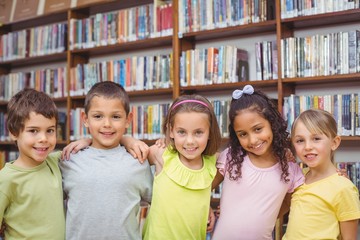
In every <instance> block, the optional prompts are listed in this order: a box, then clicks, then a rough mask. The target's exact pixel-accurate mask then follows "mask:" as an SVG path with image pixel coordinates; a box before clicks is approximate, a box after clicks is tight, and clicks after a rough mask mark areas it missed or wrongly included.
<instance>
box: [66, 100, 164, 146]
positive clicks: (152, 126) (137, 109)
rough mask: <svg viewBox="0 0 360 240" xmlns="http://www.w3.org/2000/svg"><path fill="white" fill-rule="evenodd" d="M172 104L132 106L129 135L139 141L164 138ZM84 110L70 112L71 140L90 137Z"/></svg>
mask: <svg viewBox="0 0 360 240" xmlns="http://www.w3.org/2000/svg"><path fill="white" fill-rule="evenodd" d="M169 106H170V104H169V103H164V104H153V105H131V106H130V111H131V112H132V114H133V119H132V122H131V124H130V126H129V128H128V129H127V134H129V135H131V136H134V137H135V138H138V139H149V140H150V139H158V138H161V137H163V134H162V125H163V123H164V120H165V116H166V115H167V112H168V109H169ZM83 111H84V108H76V109H72V110H71V112H70V140H71V141H73V140H77V139H80V138H84V137H90V135H89V133H88V132H87V129H86V128H85V126H84V125H83V123H82V119H81V113H82V112H83Z"/></svg>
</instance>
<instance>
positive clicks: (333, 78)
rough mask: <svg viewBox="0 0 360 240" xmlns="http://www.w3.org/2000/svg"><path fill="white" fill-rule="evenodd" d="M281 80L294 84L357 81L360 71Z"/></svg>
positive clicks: (359, 79) (359, 78)
mask: <svg viewBox="0 0 360 240" xmlns="http://www.w3.org/2000/svg"><path fill="white" fill-rule="evenodd" d="M282 81H283V83H293V84H296V85H301V84H307V85H309V84H319V83H324V84H328V83H331V82H339V81H343V82H359V81H360V73H353V74H339V75H329V76H317V77H303V78H285V79H283V80H282Z"/></svg>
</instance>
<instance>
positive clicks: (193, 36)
mask: <svg viewBox="0 0 360 240" xmlns="http://www.w3.org/2000/svg"><path fill="white" fill-rule="evenodd" d="M267 32H271V33H274V32H276V21H275V20H270V21H265V22H260V23H250V24H244V25H240V26H231V27H225V28H216V29H212V30H203V31H197V32H191V33H184V36H183V38H184V39H189V40H193V41H204V40H214V39H221V38H226V37H238V36H244V35H250V34H256V33H267Z"/></svg>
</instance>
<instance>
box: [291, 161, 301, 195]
mask: <svg viewBox="0 0 360 240" xmlns="http://www.w3.org/2000/svg"><path fill="white" fill-rule="evenodd" d="M289 173H290V175H289V176H290V183H291V184H290V186H289V189H288V193H292V192H294V190H295V189H296V188H297V187H299V186H301V185H302V184H304V182H305V177H304V174H303V172H302V170H301V168H300V166H299V165H298V164H296V163H294V162H289Z"/></svg>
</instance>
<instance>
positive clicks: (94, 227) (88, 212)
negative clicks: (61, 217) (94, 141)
mask: <svg viewBox="0 0 360 240" xmlns="http://www.w3.org/2000/svg"><path fill="white" fill-rule="evenodd" d="M60 169H61V171H62V176H63V186H64V192H65V194H66V195H67V210H66V239H69V240H70V239H76V240H82V239H86V240H91V239H97V240H98V239H102V240H104V239H111V240H114V239H124V240H125V239H126V240H129V239H132V240H133V239H141V233H140V230H139V218H138V214H139V209H140V201H145V202H150V201H151V193H152V184H153V175H152V173H151V170H150V166H149V164H148V162H147V161H146V162H145V163H144V164H141V163H139V161H138V160H137V159H134V158H133V157H132V156H131V155H130V154H129V153H128V152H126V150H125V148H124V147H121V146H119V147H116V148H113V149H107V150H104V149H96V148H93V147H88V148H86V149H84V150H82V151H80V152H78V153H77V154H73V155H71V156H70V160H69V161H62V162H60Z"/></svg>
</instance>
